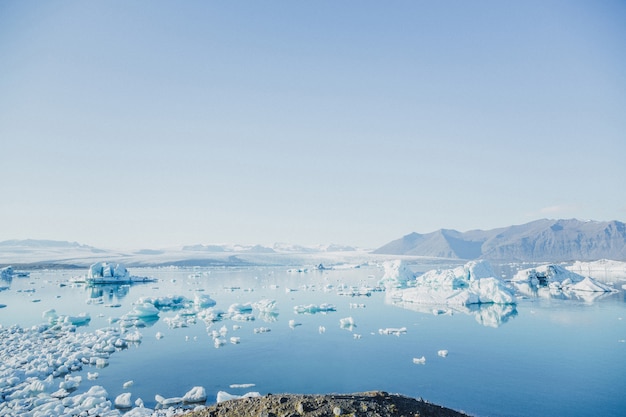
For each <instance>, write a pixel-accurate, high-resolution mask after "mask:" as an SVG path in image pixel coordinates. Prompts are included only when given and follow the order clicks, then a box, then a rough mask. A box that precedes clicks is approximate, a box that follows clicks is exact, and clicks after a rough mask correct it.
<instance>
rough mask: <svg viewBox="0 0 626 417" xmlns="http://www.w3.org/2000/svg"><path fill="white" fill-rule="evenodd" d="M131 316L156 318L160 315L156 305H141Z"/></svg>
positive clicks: (137, 306) (134, 309) (136, 307)
mask: <svg viewBox="0 0 626 417" xmlns="http://www.w3.org/2000/svg"><path fill="white" fill-rule="evenodd" d="M129 315H130V316H132V317H137V318H148V317H156V316H158V315H159V309H158V308H156V307H155V306H154V304H151V303H142V304H140V305H136V306H135V307H134V308H133V311H132V312H131V313H130V314H129Z"/></svg>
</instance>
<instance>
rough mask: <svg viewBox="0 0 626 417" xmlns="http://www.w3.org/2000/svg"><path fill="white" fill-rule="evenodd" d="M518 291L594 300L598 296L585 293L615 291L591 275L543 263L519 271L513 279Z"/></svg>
mask: <svg viewBox="0 0 626 417" xmlns="http://www.w3.org/2000/svg"><path fill="white" fill-rule="evenodd" d="M511 281H512V282H513V284H515V286H516V288H517V289H518V291H520V292H522V293H524V294H526V295H529V296H532V297H543V298H557V299H571V298H579V299H582V300H584V301H587V302H592V301H593V300H594V299H596V298H598V297H596V296H592V297H590V296H588V295H586V294H585V293H599V294H602V293H608V292H613V291H615V290H614V289H613V288H612V287H611V286H609V285H607V284H603V283H600V282H598V281H596V280H595V279H593V278H591V277H584V276H582V275H580V274H577V273H575V272H572V271H569V270H567V269H566V268H564V267H562V266H560V265H551V264H548V265H542V266H539V267H536V268H528V269H524V270H521V271H519V272H518V273H517V274H515V276H514V277H513V279H512V280H511Z"/></svg>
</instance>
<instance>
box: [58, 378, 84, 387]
mask: <svg viewBox="0 0 626 417" xmlns="http://www.w3.org/2000/svg"><path fill="white" fill-rule="evenodd" d="M82 380H83V377H82V376H80V375H78V376H69V375H65V380H64V381H62V382H61V383H60V384H59V388H63V389H66V390H68V391H73V390H75V389H77V388H78V386H79V385H80V383H81V382H82Z"/></svg>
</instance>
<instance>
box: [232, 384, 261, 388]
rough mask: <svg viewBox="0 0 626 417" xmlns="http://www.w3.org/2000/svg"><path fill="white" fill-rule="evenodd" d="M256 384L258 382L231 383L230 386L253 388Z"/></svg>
mask: <svg viewBox="0 0 626 417" xmlns="http://www.w3.org/2000/svg"><path fill="white" fill-rule="evenodd" d="M254 386H256V384H230V386H229V387H230V388H252V387H254Z"/></svg>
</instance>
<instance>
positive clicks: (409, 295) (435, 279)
mask: <svg viewBox="0 0 626 417" xmlns="http://www.w3.org/2000/svg"><path fill="white" fill-rule="evenodd" d="M494 276H495V274H494V273H493V270H492V268H491V265H489V263H488V262H486V261H470V262H468V263H467V264H465V265H464V266H460V267H457V268H453V269H446V270H431V271H428V272H426V273H425V274H423V275H421V276H419V277H417V278H416V280H415V282H413V283H411V284H412V285H413V286H412V287H409V288H395V289H389V288H388V289H387V294H388V296H389V298H390V299H392V300H394V301H395V302H401V303H415V304H426V305H440V306H450V305H453V306H466V305H470V304H491V303H493V304H515V303H516V299H515V296H514V294H513V291H512V289H510V288H509V287H507V286H506V285H505V283H504V282H503V281H502V280H500V279H498V278H495V277H494Z"/></svg>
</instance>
